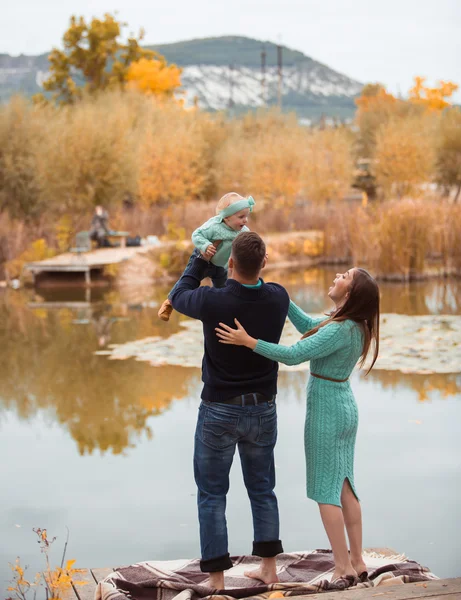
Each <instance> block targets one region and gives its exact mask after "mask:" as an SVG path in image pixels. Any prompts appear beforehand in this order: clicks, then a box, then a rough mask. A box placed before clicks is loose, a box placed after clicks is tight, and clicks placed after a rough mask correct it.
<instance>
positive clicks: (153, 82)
mask: <svg viewBox="0 0 461 600" xmlns="http://www.w3.org/2000/svg"><path fill="white" fill-rule="evenodd" d="M181 72H182V69H180V68H179V67H177V66H176V65H168V64H167V62H166V60H165V59H164V58H163V57H158V58H156V59H150V60H149V59H147V58H141V59H140V60H137V61H135V62H133V63H131V65H130V66H129V67H128V70H127V73H126V81H127V84H126V87H127V88H128V89H133V90H136V91H138V92H142V93H143V94H148V95H154V96H157V97H159V98H172V97H173V95H174V93H175V91H176V90H177V89H178V88H180V87H181Z"/></svg>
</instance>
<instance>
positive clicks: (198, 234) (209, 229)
mask: <svg viewBox="0 0 461 600" xmlns="http://www.w3.org/2000/svg"><path fill="white" fill-rule="evenodd" d="M254 205H255V201H254V200H253V198H252V197H251V196H249V197H248V198H244V199H242V200H239V201H238V202H234V203H233V204H230V205H229V206H228V207H227V208H225V209H224V210H222V211H221V212H220V213H219V215H216V216H215V217H211V219H208V221H207V222H206V223H204V224H203V225H201V226H200V227H198V228H197V229H196V230H195V231H194V233H193V234H192V242H193V243H194V246H195V249H194V251H193V252H192V254H191V256H190V258H189V261H188V263H187V266H186V268H185V269H184V271H183V274H182V275H185V274H187V272H188V271H189V269H190V267H191V266H192V264H193V262H194V259H195V258H196V257H197V256H200V253H201V252H206V250H207V248H208V246H209V245H210V244H212V243H213V242H214V241H217V240H220V241H221V243H220V244H219V246H218V248H217V250H216V254H215V255H214V256H213V257H212V258H211V260H210V262H209V266H208V269H207V273H206V275H205V276H206V277H209V278H210V279H211V281H212V283H213V286H214V287H216V288H220V287H224V286H225V285H226V281H227V264H228V262H229V258H230V254H231V248H232V242H233V241H234V240H235V238H236V237H237V236H238V235H239V233H242V232H244V231H250V230H249V229H248V227H246V226H244V227H242V229H240V230H239V231H236V230H235V229H232V227H228V226H227V225H226V223H225V222H224V219H225V218H226V217H230V216H231V215H234V214H235V213H237V212H239V211H241V210H243V209H245V208H249V209H250V212H251V211H252V210H253V206H254ZM181 277H182V276H181ZM178 281H179V280H178ZM177 285H178V282H176V283H175V285H174V286H173V288H172V289H171V291H170V293H169V294H168V298H170V300H171V295H172V294H173V291H174V290H175V289H176V286H177Z"/></svg>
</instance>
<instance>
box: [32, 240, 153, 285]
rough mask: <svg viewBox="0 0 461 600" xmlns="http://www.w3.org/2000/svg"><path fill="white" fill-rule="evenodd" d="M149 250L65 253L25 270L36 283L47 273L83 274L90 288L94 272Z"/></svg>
mask: <svg viewBox="0 0 461 600" xmlns="http://www.w3.org/2000/svg"><path fill="white" fill-rule="evenodd" d="M148 249H149V248H148V247H146V246H136V247H128V248H98V249H97V250H91V251H88V252H81V253H74V252H65V253H64V254H59V255H58V256H53V258H48V259H46V260H41V261H39V262H30V263H27V264H25V265H24V269H25V270H27V271H29V272H30V273H32V276H33V278H34V282H35V278H36V276H37V275H41V274H45V273H83V275H84V278H85V285H86V286H90V285H91V273H92V271H103V270H104V268H105V267H107V266H109V265H115V264H118V263H121V262H124V261H126V260H130V258H133V257H134V256H135V255H136V254H142V253H144V252H146V251H147V250H148Z"/></svg>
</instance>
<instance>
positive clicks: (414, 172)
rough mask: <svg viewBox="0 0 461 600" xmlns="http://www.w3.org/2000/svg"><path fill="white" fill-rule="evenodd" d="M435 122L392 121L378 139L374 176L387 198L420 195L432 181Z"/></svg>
mask: <svg viewBox="0 0 461 600" xmlns="http://www.w3.org/2000/svg"><path fill="white" fill-rule="evenodd" d="M431 124H432V122H431V121H430V120H428V121H426V120H424V119H422V118H417V117H414V118H409V119H400V120H392V121H389V122H388V123H387V124H385V125H383V126H381V127H380V129H379V130H378V133H377V136H376V150H375V160H376V164H375V166H374V174H375V175H376V180H377V183H378V185H379V186H381V189H382V190H383V192H384V195H385V196H390V195H391V194H393V193H395V194H396V195H397V196H398V197H399V198H402V197H403V196H406V195H409V194H415V193H416V194H417V193H418V191H419V189H420V186H421V184H423V183H426V182H428V181H430V179H431V175H432V172H433V165H434V140H433V131H432V130H431Z"/></svg>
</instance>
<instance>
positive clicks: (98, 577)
mask: <svg viewBox="0 0 461 600" xmlns="http://www.w3.org/2000/svg"><path fill="white" fill-rule="evenodd" d="M113 571H114V569H109V568H107V569H91V572H92V573H93V577H94V579H95V581H96V583H99V582H100V581H102V580H103V579H104V578H105V577H107V576H108V575H110V573H112V572H113Z"/></svg>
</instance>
